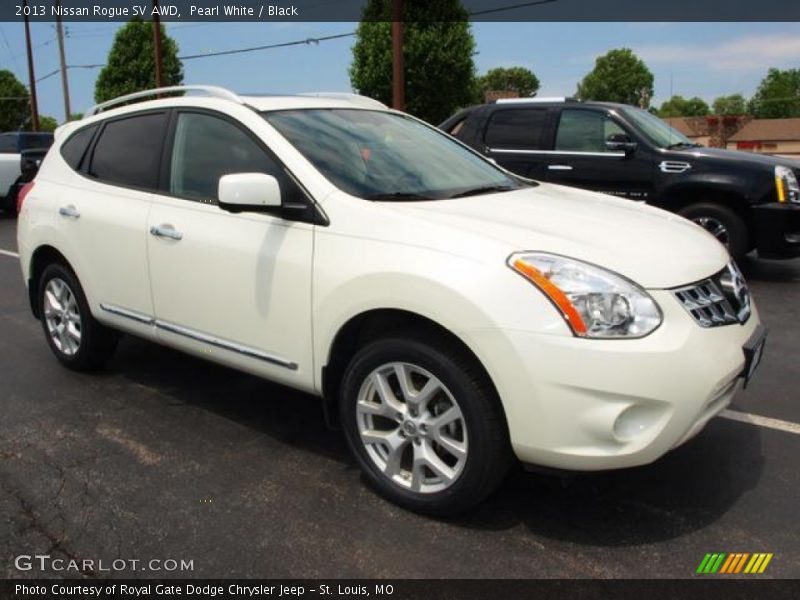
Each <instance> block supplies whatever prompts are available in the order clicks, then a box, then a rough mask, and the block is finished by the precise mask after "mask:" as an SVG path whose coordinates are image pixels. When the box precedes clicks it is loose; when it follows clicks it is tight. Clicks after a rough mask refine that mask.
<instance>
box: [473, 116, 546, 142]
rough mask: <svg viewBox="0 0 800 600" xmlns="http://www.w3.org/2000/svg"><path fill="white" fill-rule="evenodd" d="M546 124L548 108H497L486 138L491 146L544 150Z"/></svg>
mask: <svg viewBox="0 0 800 600" xmlns="http://www.w3.org/2000/svg"><path fill="white" fill-rule="evenodd" d="M546 126H547V109H546V108H515V109H502V110H496V111H495V112H494V114H493V115H492V116H491V118H490V119H489V125H488V127H487V129H486V137H485V138H484V140H485V142H486V145H487V146H489V147H490V148H498V149H507V150H543V149H544V137H545V128H546Z"/></svg>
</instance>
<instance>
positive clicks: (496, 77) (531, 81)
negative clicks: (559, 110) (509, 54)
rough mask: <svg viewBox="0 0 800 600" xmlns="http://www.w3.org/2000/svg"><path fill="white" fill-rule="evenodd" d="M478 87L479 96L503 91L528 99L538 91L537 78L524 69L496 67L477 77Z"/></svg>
mask: <svg viewBox="0 0 800 600" xmlns="http://www.w3.org/2000/svg"><path fill="white" fill-rule="evenodd" d="M478 87H479V89H480V92H481V95H483V94H485V93H486V92H488V91H490V90H503V91H512V92H517V93H518V94H519V95H520V97H522V98H528V97H532V96H535V95H536V92H538V91H539V78H538V77H536V75H534V74H533V72H532V71H531V70H530V69H526V68H525V67H510V68H507V69H506V68H503V67H498V68H496V69H490V70H489V71H488V72H487V73H486V75H483V76H482V77H479V78H478ZM481 100H483V98H481Z"/></svg>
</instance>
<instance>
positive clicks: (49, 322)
mask: <svg viewBox="0 0 800 600" xmlns="http://www.w3.org/2000/svg"><path fill="white" fill-rule="evenodd" d="M39 315H40V317H41V321H42V327H43V329H44V333H45V337H46V339H47V343H48V345H49V346H50V349H51V350H52V351H53V354H55V356H56V358H57V359H58V360H59V361H60V362H61V363H62V364H63V365H65V366H66V367H69V368H70V369H74V370H76V371H88V370H92V369H96V368H98V367H100V366H102V365H103V364H104V363H105V362H106V361H107V360H108V359H109V358H111V356H112V355H113V353H114V350H115V349H116V346H117V341H118V337H119V336H118V335H117V334H116V333H115V332H114V331H111V330H110V329H108V328H106V327H104V326H103V325H101V324H100V323H98V322H97V321H96V320H95V319H94V317H92V313H91V311H90V310H89V305H88V303H87V302H86V296H85V294H84V292H83V288H82V287H81V285H80V282H79V281H78V278H77V277H76V276H75V274H74V273H73V272H72V270H71V269H69V268H68V267H66V266H64V265H62V264H58V263H54V264H51V265H49V266H47V267H46V268H45V269H44V272H43V273H42V276H41V278H40V280H39Z"/></svg>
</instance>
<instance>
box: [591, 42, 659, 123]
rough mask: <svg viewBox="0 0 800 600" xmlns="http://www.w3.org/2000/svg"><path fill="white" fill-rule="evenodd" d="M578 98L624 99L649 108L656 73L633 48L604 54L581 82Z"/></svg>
mask: <svg viewBox="0 0 800 600" xmlns="http://www.w3.org/2000/svg"><path fill="white" fill-rule="evenodd" d="M577 95H578V98H580V99H581V100H598V101H602V102H621V103H623V104H632V105H634V106H640V107H642V108H646V107H648V106H649V105H650V98H652V97H653V74H652V73H651V72H650V69H648V68H647V65H645V64H644V62H642V60H641V59H640V58H639V57H637V56H636V55H635V54H634V53H633V51H632V50H630V49H629V48H617V49H616V50H611V51H610V52H608V53H607V54H605V55H604V56H601V57H600V58H598V59H597V61H596V62H595V66H594V69H593V70H592V71H591V72H589V73H588V74H587V75H586V77H584V78H583V81H581V82H580V83H579V84H578V92H577Z"/></svg>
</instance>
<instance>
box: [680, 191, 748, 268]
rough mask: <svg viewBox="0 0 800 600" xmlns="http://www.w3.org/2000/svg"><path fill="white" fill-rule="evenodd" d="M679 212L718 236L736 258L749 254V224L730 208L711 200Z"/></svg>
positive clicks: (692, 205)
mask: <svg viewBox="0 0 800 600" xmlns="http://www.w3.org/2000/svg"><path fill="white" fill-rule="evenodd" d="M678 214H679V215H681V216H682V217H684V218H686V219H689V220H690V221H692V222H694V223H697V224H698V225H700V227H702V228H703V229H705V230H706V231H708V232H709V233H710V234H711V235H713V236H714V237H715V238H717V240H718V241H719V243H721V244H722V245H723V246H725V247H726V248H727V249H728V253H729V254H730V255H731V256H732V257H733V258H734V259H736V260H738V259H740V258H742V257H743V256H744V255H745V254H747V252H748V250H749V248H750V239H749V238H750V235H749V233H748V231H747V225H745V222H744V221H743V220H742V218H741V217H740V216H739V215H738V214H736V213H735V212H734V211H733V210H731V209H730V208H728V207H726V206H722V205H720V204H714V203H711V202H701V203H699V204H691V205H689V206H687V207H686V208H684V209H682V210H680V211H679V212H678Z"/></svg>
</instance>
